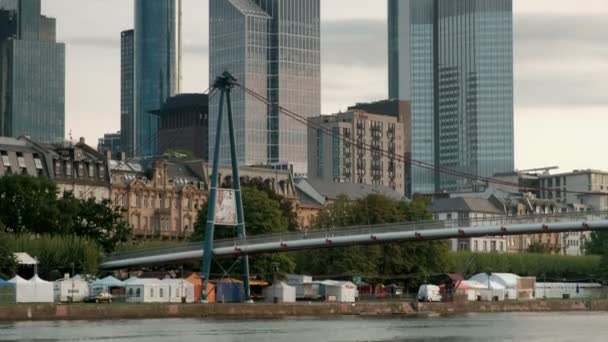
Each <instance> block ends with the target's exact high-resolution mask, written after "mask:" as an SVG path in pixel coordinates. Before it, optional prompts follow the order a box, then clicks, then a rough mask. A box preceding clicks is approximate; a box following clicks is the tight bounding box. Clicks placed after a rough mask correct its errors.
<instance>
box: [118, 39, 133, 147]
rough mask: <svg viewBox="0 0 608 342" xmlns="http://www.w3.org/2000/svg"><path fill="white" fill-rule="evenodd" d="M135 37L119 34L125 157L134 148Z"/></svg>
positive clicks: (122, 145) (121, 114) (121, 120)
mask: <svg viewBox="0 0 608 342" xmlns="http://www.w3.org/2000/svg"><path fill="white" fill-rule="evenodd" d="M134 123H135V36H134V31H133V30H127V31H123V32H121V33H120V139H121V147H122V149H123V151H124V152H125V153H126V154H127V156H129V157H131V156H133V155H134V153H135V151H134V147H135V126H134Z"/></svg>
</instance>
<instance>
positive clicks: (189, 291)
mask: <svg viewBox="0 0 608 342" xmlns="http://www.w3.org/2000/svg"><path fill="white" fill-rule="evenodd" d="M161 283H163V284H166V285H169V302H171V303H181V302H182V298H184V299H185V301H186V303H194V284H192V283H190V282H188V281H186V280H184V279H163V280H161Z"/></svg>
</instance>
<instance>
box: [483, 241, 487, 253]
mask: <svg viewBox="0 0 608 342" xmlns="http://www.w3.org/2000/svg"><path fill="white" fill-rule="evenodd" d="M483 251H484V252H487V251H488V241H484V242H483Z"/></svg>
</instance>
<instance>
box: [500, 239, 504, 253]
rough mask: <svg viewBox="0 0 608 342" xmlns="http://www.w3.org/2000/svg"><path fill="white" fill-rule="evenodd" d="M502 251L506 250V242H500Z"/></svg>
mask: <svg viewBox="0 0 608 342" xmlns="http://www.w3.org/2000/svg"><path fill="white" fill-rule="evenodd" d="M500 251H501V252H504V251H505V243H504V242H502V241H501V242H500Z"/></svg>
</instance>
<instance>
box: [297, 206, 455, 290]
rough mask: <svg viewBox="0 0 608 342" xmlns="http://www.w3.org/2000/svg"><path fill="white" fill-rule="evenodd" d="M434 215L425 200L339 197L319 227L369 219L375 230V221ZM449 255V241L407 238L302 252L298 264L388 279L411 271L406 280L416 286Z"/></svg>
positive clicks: (316, 270) (324, 213)
mask: <svg viewBox="0 0 608 342" xmlns="http://www.w3.org/2000/svg"><path fill="white" fill-rule="evenodd" d="M430 218H431V215H430V213H429V212H428V210H427V204H426V202H424V201H421V200H416V201H413V202H410V203H405V202H402V201H396V200H392V199H390V198H387V197H385V196H382V195H377V194H373V195H370V196H368V197H367V198H364V199H361V200H357V201H352V200H349V199H347V198H346V197H341V198H338V199H337V200H336V201H335V202H334V203H333V204H331V205H329V206H328V207H326V208H325V209H324V210H322V211H321V213H320V214H319V216H318V217H317V220H316V223H315V227H316V228H317V229H327V230H328V235H331V229H332V228H334V227H345V226H352V225H369V226H370V228H369V230H370V233H371V232H373V231H374V229H376V228H375V227H374V226H375V225H379V224H385V223H396V222H406V221H420V220H429V219H430ZM447 257H448V247H447V245H446V244H445V243H444V242H415V243H413V242H403V243H391V244H384V245H374V246H354V247H344V248H333V249H329V250H325V251H307V252H302V253H298V259H297V269H298V271H299V272H303V273H310V274H314V275H329V276H333V277H336V276H343V277H344V278H347V277H350V276H351V275H363V276H365V275H368V277H367V279H368V280H374V279H373V278H374V276H378V277H382V279H386V280H390V279H391V277H394V278H395V279H396V278H404V277H405V276H409V280H408V281H406V285H409V286H415V285H416V284H417V282H419V281H421V280H422V279H423V278H424V277H425V275H427V274H432V273H436V272H442V271H443V270H444V269H445V267H446V265H447Z"/></svg>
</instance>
